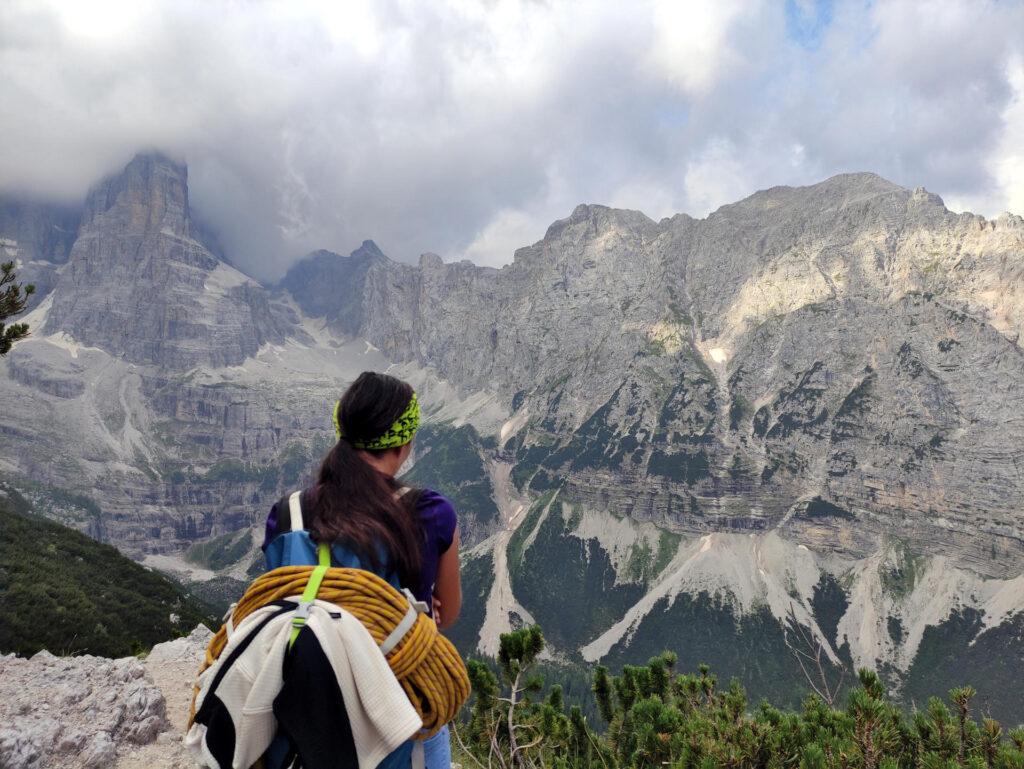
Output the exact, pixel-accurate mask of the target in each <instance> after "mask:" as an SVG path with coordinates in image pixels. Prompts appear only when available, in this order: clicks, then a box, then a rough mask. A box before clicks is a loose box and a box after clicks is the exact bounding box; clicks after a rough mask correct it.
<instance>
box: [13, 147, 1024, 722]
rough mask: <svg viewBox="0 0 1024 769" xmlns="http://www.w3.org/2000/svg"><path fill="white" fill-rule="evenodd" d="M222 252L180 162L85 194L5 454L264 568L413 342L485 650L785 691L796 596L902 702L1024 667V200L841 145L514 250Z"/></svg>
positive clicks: (127, 513)
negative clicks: (279, 255) (264, 544)
mask: <svg viewBox="0 0 1024 769" xmlns="http://www.w3.org/2000/svg"><path fill="white" fill-rule="evenodd" d="M0 236H2V237H6V238H8V239H9V241H13V240H14V237H13V236H12V235H9V234H8V233H7V232H6V231H0ZM11 247H12V248H13V247H18V248H20V246H11ZM215 254H216V250H215V249H211V248H210V247H208V246H206V245H204V239H203V238H202V237H201V235H200V233H199V232H198V230H197V229H195V228H194V226H193V224H192V219H191V214H190V212H189V210H188V205H187V175H186V172H185V169H184V168H183V167H182V166H181V165H179V164H177V163H175V162H174V161H172V160H169V159H167V158H163V157H161V156H155V155H148V156H142V157H140V158H137V159H136V160H134V161H132V163H131V164H129V166H128V167H127V168H126V169H125V171H124V172H123V173H122V174H121V175H119V176H117V177H114V178H112V179H110V180H107V181H106V182H103V183H102V184H100V185H99V186H97V187H96V188H95V189H94V190H93V191H92V192H91V193H90V196H89V199H88V200H87V202H86V204H85V206H84V208H83V213H82V215H81V225H80V229H79V235H78V237H77V239H76V240H75V241H74V244H73V246H72V247H71V249H70V254H69V258H68V261H67V263H66V264H63V265H58V264H57V263H56V262H54V263H53V264H54V269H55V271H56V272H57V273H58V278H57V280H56V282H55V285H54V287H53V289H52V290H51V291H50V292H49V294H48V295H47V296H46V297H45V299H44V301H43V303H42V304H40V305H39V306H38V307H37V308H36V309H35V310H34V311H33V312H32V313H31V315H30V316H29V318H28V320H29V322H30V323H32V325H33V328H34V329H36V333H35V335H34V336H33V338H31V339H30V340H27V341H25V342H23V343H21V344H20V345H19V346H17V347H16V348H15V350H14V351H13V352H12V353H11V354H10V355H9V356H7V359H6V360H5V361H4V362H2V363H0V398H3V402H4V403H5V405H6V404H10V406H11V407H10V408H5V409H4V410H3V412H2V413H0V445H2V446H3V451H2V452H0V457H2V459H0V472H3V473H4V474H5V475H6V476H7V477H8V478H9V479H10V481H11V482H12V483H14V484H15V485H17V484H21V486H22V487H25V486H26V485H28V484H36V486H35V488H38V489H41V490H42V491H40V492H39V493H40V494H42V495H43V496H46V495H50V496H51V497H52V496H53V495H55V494H59V492H60V490H62V489H72V490H76V491H78V492H80V493H87V494H88V495H89V496H90V497H91V499H92V502H93V503H94V506H95V508H96V513H95V514H89V515H85V514H78V513H67V512H66V508H65V507H61V506H60V505H55V506H53V509H54V510H55V511H56V513H55V514H56V515H57V516H58V517H62V519H63V520H65V521H66V522H67V523H69V524H71V525H73V526H76V527H77V528H80V529H82V530H85V531H88V532H89V533H91V534H92V535H93V536H96V537H99V538H102V539H104V540H107V541H110V542H112V543H115V544H117V545H118V546H119V547H121V548H122V549H123V550H125V552H128V553H130V554H132V555H134V556H136V557H139V558H144V559H145V560H146V563H148V564H150V565H154V566H158V567H160V568H163V569H166V570H169V571H171V572H173V573H176V574H178V575H180V576H181V577H182V578H186V579H192V580H209V579H212V578H213V577H215V576H219V577H220V578H232V579H239V580H242V579H245V578H246V574H247V572H249V571H250V570H252V569H256V568H258V565H259V556H258V552H257V550H256V544H257V542H256V540H257V539H258V538H259V536H260V532H259V522H260V521H261V519H262V517H263V515H264V514H265V511H266V510H267V509H268V508H269V505H270V504H271V503H272V502H273V501H274V500H275V499H277V498H278V497H279V496H280V495H281V494H283V493H284V492H285V491H287V490H289V489H291V488H294V486H295V485H297V484H299V483H300V482H302V479H303V478H304V477H308V475H309V473H310V472H311V471H312V470H313V468H314V466H315V463H316V461H317V459H318V458H319V457H320V456H322V454H323V453H324V451H325V450H326V448H327V447H328V446H329V445H330V441H331V440H332V437H331V431H330V419H329V413H330V405H331V404H332V403H333V401H334V400H335V399H336V398H337V397H338V395H339V394H340V392H341V390H342V389H343V386H344V383H345V382H347V381H349V380H351V378H352V377H353V376H354V375H355V374H356V373H358V372H359V371H360V370H362V369H366V368H374V369H378V370H384V369H387V370H389V371H391V372H392V373H395V374H396V375H398V376H402V377H404V378H406V379H408V380H409V381H411V382H412V383H413V384H414V386H415V387H416V388H417V390H418V391H419V393H420V395H421V400H422V402H423V404H424V411H425V415H426V419H425V422H426V425H425V428H424V430H422V431H421V435H420V438H419V439H418V441H417V445H416V451H415V457H414V460H415V462H414V464H413V466H412V468H411V470H410V474H409V478H410V481H412V482H417V483H423V484H430V485H435V486H437V487H439V488H441V489H442V490H444V491H446V492H448V493H449V494H450V495H451V496H452V497H453V498H454V499H455V500H456V502H457V503H458V504H459V508H460V513H461V516H462V528H463V535H464V541H465V542H466V544H467V553H466V564H465V570H464V573H465V581H466V594H467V597H468V599H469V600H467V607H466V612H465V615H464V617H463V620H462V622H461V623H460V626H459V627H458V628H457V631H456V632H457V635H458V639H459V642H460V644H462V648H464V649H467V650H469V649H478V650H480V651H482V652H485V653H491V654H493V653H494V652H495V651H496V649H497V638H498V634H499V633H501V632H503V631H505V630H507V629H509V628H511V627H514V626H516V625H518V624H520V623H522V622H529V621H532V620H536V621H539V622H541V623H542V625H543V626H544V628H545V632H546V634H547V636H548V640H549V641H550V645H551V648H552V649H553V652H552V654H553V655H554V656H555V657H556V659H559V660H563V661H570V662H573V661H575V662H578V663H581V664H582V663H589V662H593V661H597V660H601V661H607V662H610V663H613V664H616V665H617V664H621V663H625V662H633V661H638V660H643V659H646V657H647V656H649V655H650V654H651V653H654V652H656V651H660V650H661V649H662V648H665V647H670V648H673V649H674V650H675V651H677V652H678V653H679V654H680V658H681V665H683V666H690V667H692V666H695V665H696V664H697V663H699V662H703V661H707V662H710V663H712V664H713V666H714V667H715V669H716V671H718V672H719V673H722V674H725V675H731V674H736V675H740V676H741V677H742V678H744V680H745V683H747V684H748V686H750V688H751V689H752V691H753V693H754V694H755V696H758V695H761V694H765V695H770V696H772V697H773V698H775V699H777V700H780V701H781V700H787V699H788V700H790V701H792V700H794V699H796V698H798V697H799V696H800V694H801V693H802V692H803V691H805V690H806V686H805V685H804V681H803V676H802V673H801V670H800V667H799V664H798V662H797V659H796V657H795V655H794V654H793V652H792V650H791V649H790V648H789V647H790V646H791V645H792V643H793V638H794V636H793V634H792V632H790V631H787V627H788V625H787V622H788V617H789V616H790V615H792V616H793V617H794V618H795V620H796V621H797V622H798V623H799V624H800V625H802V626H803V627H805V628H806V629H807V630H808V632H809V634H810V636H811V637H813V638H814V639H816V640H817V642H818V643H820V644H821V645H822V648H823V649H824V654H825V657H826V658H827V660H828V661H827V663H826V667H828V668H829V669H830V670H835V671H838V669H839V668H842V667H850V666H852V665H856V666H861V665H865V666H869V667H874V668H876V669H879V670H880V671H881V672H882V673H883V674H884V675H885V677H886V680H887V681H888V682H889V684H890V686H891V687H892V688H893V690H894V691H895V692H897V693H898V694H899V695H900V696H902V697H904V698H905V701H907V702H908V703H909V702H911V701H916V700H915V698H917V697H920V696H921V693H922V692H925V691H935V688H934V687H936V686H938V687H941V686H945V685H946V683H947V679H950V680H953V679H956V678H957V676H958V670H963V671H970V672H971V676H972V677H971V679H970V680H969V681H960V680H954V681H953V682H954V683H964V682H970V683H975V684H978V685H979V688H982V687H981V686H980V684H983V683H985V680H995V679H996V678H998V677H999V676H1000V675H1003V674H1004V672H1001V671H1004V670H1005V667H1006V666H1007V665H1009V666H1013V665H1018V666H1019V665H1021V664H1024V640H1022V632H1024V521H1022V518H1021V513H1020V500H1021V499H1022V498H1024V471H1022V468H1024V449H1022V448H1021V447H1022V446H1024V440H1022V439H1024V422H1022V419H1024V418H1022V417H1021V414H1022V413H1024V409H1022V406H1024V402H1022V401H1024V353H1022V350H1021V347H1020V345H1019V334H1020V330H1021V325H1022V323H1024V319H1022V308H1024V295H1022V293H1021V292H1022V290H1024V289H1022V286H1024V282H1022V270H1024V219H1021V218H1020V217H1017V216H1012V215H1009V214H1007V215H1003V216H1001V217H999V218H998V219H995V220H987V219H985V218H983V217H980V216H975V215H972V214H954V213H952V212H950V211H949V210H947V209H946V208H945V206H944V205H943V203H942V201H941V199H940V198H938V197H937V196H935V195H932V194H930V193H928V192H926V191H924V190H922V189H917V190H907V189H904V188H902V187H899V186H897V185H894V184H891V183H890V182H888V181H886V180H884V179H881V178H880V177H878V176H875V175H873V174H848V175H843V176H837V177H833V178H831V179H828V180H826V181H824V182H822V183H820V184H817V185H813V186H810V187H802V188H790V187H777V188H773V189H770V190H766V191H763V192H759V193H756V194H755V195H753V196H751V197H749V198H747V199H745V200H743V201H740V202H738V203H735V204H732V205H728V206H724V207H722V208H721V209H719V210H718V211H716V212H714V213H713V214H711V215H710V216H708V217H707V218H705V219H694V218H692V217H689V216H686V215H678V216H675V217H672V218H668V219H663V220H662V221H660V222H655V221H653V220H651V219H650V218H648V217H647V216H645V215H644V214H642V213H640V212H636V211H622V210H615V209H610V208H606V207H604V206H598V205H583V206H579V207H577V208H576V209H575V210H574V211H573V212H572V214H571V215H570V216H569V217H568V218H566V219H563V220H560V221H558V222H555V223H554V224H552V225H551V227H550V228H549V229H548V231H547V233H546V234H545V237H544V238H543V239H542V240H541V241H539V242H538V243H535V244H533V245H532V246H528V247H526V248H522V249H519V250H518V251H517V252H516V254H515V259H514V261H513V263H512V264H510V265H508V266H506V267H503V268H501V269H500V270H499V269H493V268H486V267H478V266H475V265H473V264H471V263H469V262H460V263H455V264H451V263H445V262H443V261H442V260H441V258H440V257H438V256H436V255H433V254H425V255H423V256H422V257H421V258H420V261H419V263H418V264H417V265H409V264H401V263H397V262H394V261H392V260H390V259H388V258H387V257H386V256H385V255H384V254H383V253H381V252H380V250H379V249H378V248H377V247H376V245H374V244H373V243H372V242H371V241H367V242H365V243H363V245H362V246H361V247H360V248H359V249H357V250H356V251H355V252H353V253H352V254H351V255H349V256H342V255H339V254H336V253H333V252H330V251H319V252H316V253H314V254H311V255H310V256H309V257H307V258H306V259H303V260H301V261H300V262H298V263H297V264H296V265H294V266H293V267H292V269H291V270H290V271H289V272H288V273H287V275H286V276H285V277H284V278H283V279H282V281H281V282H280V283H279V284H278V285H276V286H261V285H259V284H257V283H256V282H255V281H252V280H251V279H249V278H247V277H246V276H244V275H242V274H241V273H239V272H237V270H235V269H234V268H232V267H231V266H230V265H227V264H226V263H225V262H224V261H223V260H221V259H220V258H219V257H218V256H216V255H215ZM67 436H74V438H73V439H72V440H68V439H67ZM246 537H248V539H246ZM197 543H198V544H199V547H198V548H197V547H196V545H197ZM203 543H206V544H203ZM207 551H209V552H216V553H217V554H218V556H217V558H216V559H215V561H216V562H215V563H214V562H213V561H211V560H210V559H206V560H203V559H199V560H203V562H201V563H199V562H197V559H196V557H195V554H196V553H205V552H207ZM187 553H191V554H193V557H192V560H191V561H190V560H188V559H187V558H186V557H185V555H186V554H187ZM232 559H233V560H232ZM227 561H231V562H230V563H228V562H227ZM211 567H217V568H216V569H214V568H211ZM215 572H216V573H215ZM950 660H957V664H958V665H960V666H961V667H960V668H957V667H955V666H953V665H952V664H950ZM983 679H985V680H983ZM930 687H931V688H930ZM984 688H985V689H987V690H992V689H994V688H995V687H984ZM990 705H991V707H992V708H993V709H999V710H1000V712H1002V713H1009V714H1011V716H1012V717H1014V718H1024V711H1022V710H1021V709H1020V706H1019V703H1018V704H1014V702H1012V701H995V700H993V701H992V702H991V703H990ZM993 712H994V711H993Z"/></svg>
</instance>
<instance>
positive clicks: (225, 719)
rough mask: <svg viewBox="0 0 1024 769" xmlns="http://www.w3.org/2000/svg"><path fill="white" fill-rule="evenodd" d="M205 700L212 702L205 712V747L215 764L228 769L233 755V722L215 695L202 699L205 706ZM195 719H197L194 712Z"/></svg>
mask: <svg viewBox="0 0 1024 769" xmlns="http://www.w3.org/2000/svg"><path fill="white" fill-rule="evenodd" d="M207 702H212V704H211V706H210V707H209V708H208V709H207V712H206V719H207V720H206V721H201V722H200V723H203V724H206V739H205V741H206V747H207V748H208V749H209V751H210V754H211V755H212V756H213V757H214V759H215V760H216V761H217V765H218V766H220V767H223V769H230V767H231V759H233V758H234V756H235V724H234V722H232V720H231V713H230V712H228V709H227V708H226V707H224V703H222V702H221V701H220V700H219V699H217V696H216V695H209V696H207V697H206V699H205V700H203V706H204V707H205V705H206V703H207ZM196 720H197V721H198V720H199V716H198V714H196Z"/></svg>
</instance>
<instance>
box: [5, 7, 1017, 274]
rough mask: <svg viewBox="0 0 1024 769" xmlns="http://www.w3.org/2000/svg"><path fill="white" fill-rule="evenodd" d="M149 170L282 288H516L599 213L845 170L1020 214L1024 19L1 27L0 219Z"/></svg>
mask: <svg viewBox="0 0 1024 769" xmlns="http://www.w3.org/2000/svg"><path fill="white" fill-rule="evenodd" d="M148 148H156V149H162V150H164V151H166V152H168V153H172V154H174V155H177V156H179V157H183V158H185V159H186V160H187V162H188V165H189V173H190V181H191V194H192V205H193V209H194V210H196V211H197V212H198V213H199V214H201V215H202V217H203V218H204V219H206V220H207V221H208V222H209V223H210V224H211V225H212V226H213V227H215V228H216V229H217V230H218V231H219V232H220V234H221V239H222V241H223V242H224V245H225V246H226V249H227V252H228V254H229V256H230V257H231V258H232V259H233V260H234V261H235V262H236V263H237V264H239V266H241V267H243V268H245V269H247V270H249V271H250V272H252V273H253V274H255V275H256V276H257V277H260V278H263V279H273V278H276V277H277V276H279V275H280V274H281V273H282V272H283V271H284V269H286V267H287V266H288V264H290V263H291V262H292V261H294V260H295V259H296V258H297V257H299V256H301V255H302V254H304V253H307V252H308V251H311V250H313V249H315V248H328V249H331V250H334V251H339V252H342V253H348V252H349V251H351V250H352V249H354V248H356V247H357V246H358V245H359V243H360V242H361V241H362V240H364V239H366V238H372V239H373V240H375V241H376V242H377V243H378V244H379V245H380V246H381V248H382V249H383V250H384V251H385V253H387V254H389V255H390V256H392V257H394V258H396V259H402V260H406V261H414V260H415V259H416V258H417V257H418V255H419V254H420V253H422V252H425V251H434V252H437V253H439V254H441V255H442V256H443V257H444V258H445V259H446V260H456V259H460V258H469V259H472V260H473V261H475V262H478V263H485V264H492V265H501V264H504V263H507V262H510V261H511V260H512V255H513V252H514V250H515V249H516V248H517V247H519V246H523V245H527V244H529V243H532V242H534V241H536V240H538V239H539V238H541V237H542V236H543V234H544V231H545V229H546V228H547V226H548V225H549V224H550V223H551V222H552V221H554V220H555V219H559V218H563V217H565V216H567V215H568V214H569V213H570V212H571V211H572V209H573V207H574V206H575V205H576V204H578V203H581V202H588V203H604V204H608V205H613V206H620V207H626V208H636V209H640V210H642V211H644V212H645V213H647V214H648V215H649V216H651V217H653V218H655V219H658V218H661V217H663V216H667V215H670V214H673V213H676V212H680V211H682V212H686V213H689V214H691V215H694V216H703V215H706V214H707V213H708V212H710V211H712V210H714V209H715V208H716V207H718V206H719V205H722V204H724V203H728V202H732V201H735V200H738V199H739V198H742V197H744V196H746V195H748V194H750V193H752V192H754V191H755V190H758V189H763V188H765V187H770V186H774V185H778V184H806V183H813V182H816V181H820V180H821V179H823V178H826V177H828V176H830V175H832V174H835V173H840V172H845V171H875V172H877V173H879V174H882V175H883V176H885V177H887V178H889V179H891V180H893V181H895V182H897V183H899V184H902V185H904V186H907V187H915V186H918V185H923V186H925V187H927V188H928V189H929V190H931V191H933V192H936V193H938V194H940V195H942V196H943V198H944V199H945V200H946V203H947V205H948V206H950V207H951V208H953V209H954V210H972V211H975V212H977V213H981V214H984V215H986V216H995V215H997V214H998V213H1000V212H1001V211H1004V210H1011V211H1014V212H1015V213H1020V214H1024V2H1009V1H1006V0H1004V1H1002V2H984V0H964V1H963V2H954V1H950V2H943V1H942V0H928V1H927V2H926V1H924V0H922V1H921V2H916V3H913V2H899V1H894V2H888V1H879V2H865V1H864V0H859V1H855V2H841V0H836V2H831V1H830V0H819V1H815V0H777V1H776V0H773V1H767V0H766V1H764V2H762V1H760V0H708V1H707V2H701V1H694V2H682V1H681V0H679V1H676V2H671V1H666V2H659V1H653V2H638V1H637V0H629V1H628V2H627V1H625V0H623V1H621V2H579V3H576V2H554V1H552V2H527V1H526V0H523V1H521V2H503V1H501V0H494V1H488V2H469V1H464V2H446V3H443V2H434V1H429V2H428V1H426V0H410V1H409V2H402V1H399V0H395V1H389V0H370V1H369V2H365V3H363V2H356V0H343V1H339V0H326V1H325V2H322V3H317V2H306V3H301V2H294V1H291V2H279V3H276V2H266V3H241V2H237V3H234V2H231V3H229V2H224V3H217V2H212V1H210V0H201V1H199V2H186V1H185V0H169V1H168V2H146V1H144V0H130V2H124V3H122V2H104V1H97V0H90V1H89V2H80V1H79V0H67V1H66V2H45V1H44V0H30V1H28V2H18V1H17V0H4V1H3V2H2V3H0V193H5V194H10V193H15V194H17V195H23V196H31V197H33V198H42V199H61V200H79V199H81V197H82V196H83V195H84V194H85V192H86V190H87V189H88V187H89V186H90V184H92V183H93V182H95V181H96V180H97V179H98V178H100V177H102V176H103V175H105V174H107V173H110V172H112V171H114V170H117V169H118V168H119V167H121V166H123V165H124V164H125V163H126V162H127V161H128V160H129V159H130V158H131V156H132V155H133V154H134V153H135V152H136V151H138V150H140V149H148Z"/></svg>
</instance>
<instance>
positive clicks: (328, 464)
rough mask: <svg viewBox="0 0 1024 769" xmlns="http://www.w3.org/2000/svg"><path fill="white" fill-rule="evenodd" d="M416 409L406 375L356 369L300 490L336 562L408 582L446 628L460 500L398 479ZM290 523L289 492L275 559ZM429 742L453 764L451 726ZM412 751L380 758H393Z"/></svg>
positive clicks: (440, 764)
mask: <svg viewBox="0 0 1024 769" xmlns="http://www.w3.org/2000/svg"><path fill="white" fill-rule="evenodd" d="M419 418H420V413H419V403H418V400H417V398H416V393H415V392H414V391H413V389H412V387H410V386H409V385H408V384H406V383H405V382H403V381H401V380H400V379H396V378H395V377H392V376H388V375H386V374H377V373H374V372H371V371H365V372H363V373H362V374H360V375H359V377H358V378H357V379H356V381H355V382H353V383H352V385H351V386H350V387H349V388H348V389H347V390H346V391H345V393H344V395H342V397H341V400H339V401H338V403H337V405H336V406H335V409H334V429H335V433H336V434H337V436H338V442H337V443H336V444H335V445H334V447H333V448H332V449H331V450H330V452H329V453H328V454H327V456H326V457H325V458H324V461H323V464H322V465H321V466H320V472H319V474H318V477H317V481H316V483H315V484H314V485H313V486H312V487H311V488H309V489H306V490H305V491H303V492H302V496H301V506H302V510H303V512H304V517H305V526H306V529H307V530H308V531H309V533H310V535H311V536H312V538H313V539H315V540H316V541H317V542H330V543H332V548H331V554H332V562H333V565H335V566H347V567H353V568H363V569H367V570H369V571H372V572H375V573H376V574H378V575H380V576H381V577H383V578H384V579H387V580H388V581H390V582H391V583H392V584H394V585H396V586H400V587H406V588H409V589H410V590H411V591H412V593H413V594H414V595H415V596H416V598H417V599H419V600H421V601H423V602H424V603H426V604H427V606H428V607H431V615H432V616H433V617H434V620H435V621H436V622H437V624H438V627H440V628H447V627H450V626H451V625H452V624H453V623H454V622H455V620H456V619H458V616H459V609H460V607H461V604H462V591H461V586H460V582H459V531H458V521H457V518H456V515H455V509H454V508H453V507H452V503H451V502H450V501H449V500H447V499H446V498H445V497H443V496H442V495H440V494H438V493H437V492H436V491H431V490H430V489H415V490H413V489H408V488H406V487H403V486H402V485H401V484H400V483H399V482H398V481H396V480H395V475H396V474H397V473H398V471H399V469H400V468H401V467H402V465H403V464H404V463H405V461H406V459H407V458H408V457H409V454H410V452H411V451H412V438H413V435H414V434H415V433H416V429H417V428H418V427H419ZM288 526H289V515H288V500H287V498H286V499H283V500H281V501H280V502H278V503H277V504H276V505H274V507H273V508H272V509H271V511H270V516H269V517H268V518H267V527H266V539H265V540H264V543H263V550H264V552H265V553H266V554H267V567H268V568H270V569H274V568H277V567H279V566H287V565H291V564H289V563H285V562H283V561H284V560H287V559H286V558H282V557H281V555H280V551H279V550H276V549H275V548H274V547H271V545H272V543H273V541H274V539H275V538H276V537H277V536H278V535H279V534H282V533H284V532H285V531H286V530H287V528H288ZM424 747H425V753H426V765H427V767H428V769H447V768H448V767H449V766H450V764H451V752H450V745H449V742H448V728H447V727H445V728H444V729H442V730H441V731H440V732H439V733H438V734H437V735H436V736H434V737H432V738H431V739H430V740H427V741H426V744H425V746H424ZM399 752H401V751H396V753H399ZM407 756H408V751H406V752H405V753H404V754H403V755H402V756H397V755H396V756H395V759H396V763H389V761H390V758H389V761H385V763H384V764H382V766H384V765H388V766H397V765H398V763H397V762H404V761H406V760H407V758H406V757H407Z"/></svg>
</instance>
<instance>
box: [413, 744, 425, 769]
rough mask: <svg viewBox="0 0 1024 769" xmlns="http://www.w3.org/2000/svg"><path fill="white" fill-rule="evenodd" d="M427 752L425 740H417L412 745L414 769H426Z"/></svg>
mask: <svg viewBox="0 0 1024 769" xmlns="http://www.w3.org/2000/svg"><path fill="white" fill-rule="evenodd" d="M426 766H427V752H426V748H425V747H424V745H423V740H416V742H414V743H413V744H412V769H426Z"/></svg>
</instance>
